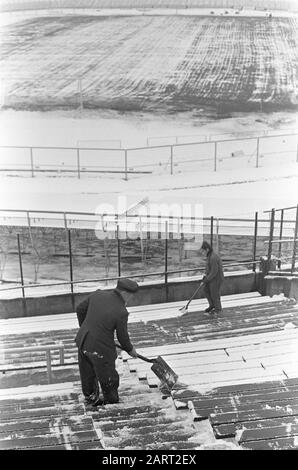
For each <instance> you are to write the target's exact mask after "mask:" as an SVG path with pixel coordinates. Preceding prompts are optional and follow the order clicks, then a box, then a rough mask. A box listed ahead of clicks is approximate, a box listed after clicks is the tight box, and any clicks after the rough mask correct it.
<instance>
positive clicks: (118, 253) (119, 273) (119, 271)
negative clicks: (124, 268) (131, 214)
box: [117, 223, 121, 277]
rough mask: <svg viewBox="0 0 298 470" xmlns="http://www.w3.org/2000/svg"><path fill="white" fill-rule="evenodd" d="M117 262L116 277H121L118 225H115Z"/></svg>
mask: <svg viewBox="0 0 298 470" xmlns="http://www.w3.org/2000/svg"><path fill="white" fill-rule="evenodd" d="M117 261H118V277H121V245H120V237H119V225H118V223H117Z"/></svg>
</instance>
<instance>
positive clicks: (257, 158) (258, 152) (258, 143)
mask: <svg viewBox="0 0 298 470" xmlns="http://www.w3.org/2000/svg"><path fill="white" fill-rule="evenodd" d="M259 156H260V137H257V155H256V168H259Z"/></svg>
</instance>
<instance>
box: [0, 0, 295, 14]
mask: <svg viewBox="0 0 298 470" xmlns="http://www.w3.org/2000/svg"><path fill="white" fill-rule="evenodd" d="M52 8H88V9H97V8H109V9H110V8H121V9H123V8H124V9H127V8H128V9H129V8H134V9H144V8H150V9H152V8H173V9H179V8H235V9H241V8H245V9H252V10H254V9H257V10H266V9H267V10H286V11H298V1H297V0H1V3H0V11H1V12H13V11H22V10H40V9H52Z"/></svg>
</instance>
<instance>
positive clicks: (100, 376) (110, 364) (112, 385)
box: [78, 348, 119, 403]
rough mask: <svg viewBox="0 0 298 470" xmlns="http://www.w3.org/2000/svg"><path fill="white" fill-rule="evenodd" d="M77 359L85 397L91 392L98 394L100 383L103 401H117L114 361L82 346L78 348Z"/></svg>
mask: <svg viewBox="0 0 298 470" xmlns="http://www.w3.org/2000/svg"><path fill="white" fill-rule="evenodd" d="M78 359H79V370H80V377H81V384H82V391H83V394H84V395H85V397H88V396H90V395H91V394H93V393H95V394H96V395H98V394H99V385H100V387H101V390H102V394H103V399H104V401H107V402H109V403H118V401H119V395H118V387H119V374H118V372H117V370H116V369H115V361H114V360H107V359H105V357H104V356H102V355H100V354H98V353H96V352H88V351H85V350H84V348H83V350H81V349H79V353H78ZM98 384H99V385H98Z"/></svg>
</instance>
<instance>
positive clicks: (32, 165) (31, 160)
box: [30, 147, 34, 178]
mask: <svg viewBox="0 0 298 470" xmlns="http://www.w3.org/2000/svg"><path fill="white" fill-rule="evenodd" d="M30 165H31V176H32V178H34V161H33V148H32V147H30Z"/></svg>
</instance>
